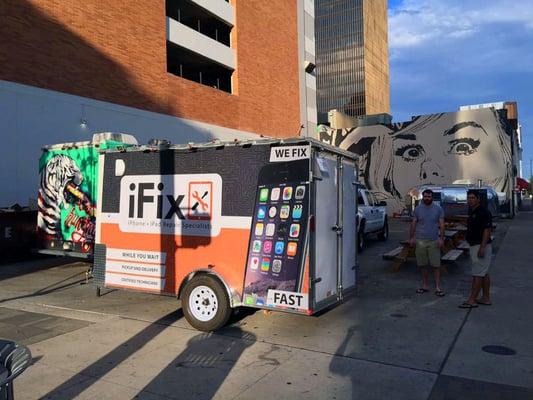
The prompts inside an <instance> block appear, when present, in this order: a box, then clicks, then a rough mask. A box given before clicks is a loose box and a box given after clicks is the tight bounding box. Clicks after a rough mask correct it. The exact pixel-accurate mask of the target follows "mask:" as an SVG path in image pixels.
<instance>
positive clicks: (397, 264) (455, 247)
mask: <svg viewBox="0 0 533 400" xmlns="http://www.w3.org/2000/svg"><path fill="white" fill-rule="evenodd" d="M444 238H445V239H444V246H443V249H442V253H443V255H442V257H441V261H443V262H453V261H456V260H457V259H458V258H459V257H460V256H461V255H462V254H463V252H464V250H465V248H467V247H466V246H468V244H466V246H465V243H466V242H464V240H463V239H464V231H462V230H455V229H447V230H445V231H444ZM414 256H415V248H414V247H413V246H411V245H410V244H409V241H408V240H402V241H401V242H400V246H399V247H396V248H395V249H393V250H391V251H389V252H388V253H385V254H383V259H385V260H392V261H393V264H392V268H391V271H392V272H398V271H399V270H400V268H401V266H402V264H403V263H405V262H406V261H407V259H408V258H410V257H414ZM441 268H442V270H443V272H445V273H446V272H447V269H446V267H445V266H442V265H441Z"/></svg>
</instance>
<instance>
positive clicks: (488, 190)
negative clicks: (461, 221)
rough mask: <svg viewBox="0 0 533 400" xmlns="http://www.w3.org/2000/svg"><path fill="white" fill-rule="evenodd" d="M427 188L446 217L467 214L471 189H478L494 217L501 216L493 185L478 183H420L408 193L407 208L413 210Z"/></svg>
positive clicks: (482, 201) (481, 198) (483, 202)
mask: <svg viewBox="0 0 533 400" xmlns="http://www.w3.org/2000/svg"><path fill="white" fill-rule="evenodd" d="M426 189H431V190H432V191H433V201H434V202H435V203H437V204H439V205H440V206H441V207H442V208H443V209H444V215H445V216H446V217H453V216H455V215H467V214H468V205H467V203H466V194H467V192H468V191H469V190H476V191H478V192H479V194H480V200H481V204H482V205H484V206H485V207H487V209H488V210H489V211H490V212H491V214H492V216H493V217H499V216H500V202H499V199H498V194H497V192H496V191H495V190H494V188H493V187H492V186H476V185H460V184H453V185H446V186H437V185H420V186H416V187H414V188H412V189H411V190H410V191H409V193H408V195H407V199H406V202H407V204H406V205H407V208H408V209H409V210H410V211H412V210H414V208H415V207H416V206H417V205H418V203H419V202H420V200H422V192H423V191H424V190H426Z"/></svg>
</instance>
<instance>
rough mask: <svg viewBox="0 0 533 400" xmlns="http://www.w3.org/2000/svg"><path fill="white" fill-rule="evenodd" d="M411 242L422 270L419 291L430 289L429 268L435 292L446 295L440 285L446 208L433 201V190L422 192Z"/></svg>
mask: <svg viewBox="0 0 533 400" xmlns="http://www.w3.org/2000/svg"><path fill="white" fill-rule="evenodd" d="M409 243H410V245H411V246H416V250H415V253H416V263H417V264H418V266H419V267H420V269H421V270H422V287H421V288H419V289H418V290H417V291H416V292H417V293H426V292H428V291H429V270H428V267H429V266H431V267H432V269H433V275H434V277H435V294H436V295H437V296H439V297H442V296H444V291H443V290H442V289H441V287H440V249H441V248H442V246H443V245H444V210H443V209H442V207H441V206H439V205H437V204H434V203H433V191H432V190H430V189H426V190H424V191H423V192H422V201H421V202H420V204H419V205H418V206H416V207H415V210H414V213H413V220H412V222H411V229H410V235H409Z"/></svg>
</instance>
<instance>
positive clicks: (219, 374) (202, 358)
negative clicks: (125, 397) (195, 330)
mask: <svg viewBox="0 0 533 400" xmlns="http://www.w3.org/2000/svg"><path fill="white" fill-rule="evenodd" d="M255 340H256V336H255V335H254V334H253V333H249V332H245V331H243V330H241V329H240V328H239V327H229V328H227V329H224V334H223V335H219V334H213V333H200V334H198V335H196V336H194V337H192V338H191V339H190V340H189V341H188V343H187V347H186V348H185V350H183V351H182V352H181V354H180V355H178V356H177V357H176V358H175V359H174V360H173V361H172V362H171V363H169V364H168V365H167V367H166V368H165V369H164V370H163V371H161V373H159V375H157V376H156V377H155V378H154V379H153V380H152V381H151V382H150V383H149V384H148V385H146V386H145V387H144V388H143V389H142V391H140V393H139V395H138V396H141V397H142V394H143V393H151V394H157V395H162V396H168V397H170V398H180V399H211V398H213V396H214V395H215V393H216V392H217V391H218V389H219V388H220V387H221V385H222V384H223V383H224V381H225V380H226V377H227V376H228V375H229V374H230V373H231V370H232V369H233V367H234V366H235V364H236V363H237V361H238V360H239V358H240V357H241V355H242V353H243V352H244V350H245V349H246V348H247V347H248V346H250V345H252V344H253V342H255Z"/></svg>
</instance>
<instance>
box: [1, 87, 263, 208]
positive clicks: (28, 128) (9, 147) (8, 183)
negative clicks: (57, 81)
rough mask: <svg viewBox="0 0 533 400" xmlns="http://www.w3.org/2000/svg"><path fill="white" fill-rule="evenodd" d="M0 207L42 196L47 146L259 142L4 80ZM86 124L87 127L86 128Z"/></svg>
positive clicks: (247, 135)
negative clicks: (103, 135) (120, 140)
mask: <svg viewBox="0 0 533 400" xmlns="http://www.w3.org/2000/svg"><path fill="white" fill-rule="evenodd" d="M0 110H1V113H0V137H1V138H2V141H1V146H0V187H1V188H2V189H1V190H0V207H7V206H10V205H12V204H14V203H19V204H21V205H28V199H29V198H36V197H37V189H38V184H39V173H38V161H39V157H40V154H41V147H42V146H44V145H47V144H55V143H65V142H75V141H86V140H91V137H92V134H93V133H96V132H107V131H114V132H123V133H130V134H133V135H134V136H135V137H136V138H137V140H138V141H139V143H146V142H147V141H148V140H149V139H151V138H165V139H169V140H170V141H171V142H172V143H187V142H196V143H199V142H200V143H201V142H206V141H210V140H212V139H213V138H220V139H222V140H233V139H245V138H256V137H257V135H254V134H253V133H252V132H244V131H238V130H234V129H229V128H223V127H219V126H215V125H210V124H205V123H201V122H197V121H192V120H187V119H183V118H177V117H172V116H168V115H164V114H158V113H154V112H149V111H142V110H139V109H135V108H132V107H125V106H119V105H116V104H112V103H108V102H103V101H97V100H92V99H87V98H83V97H79V96H72V95H66V94H63V93H59V92H55V91H50V90H45V89H37V88H35V87H32V86H26V85H20V84H16V83H12V82H6V81H0ZM82 120H83V121H85V122H86V125H82Z"/></svg>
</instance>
